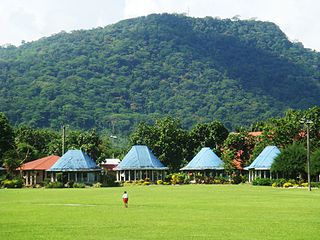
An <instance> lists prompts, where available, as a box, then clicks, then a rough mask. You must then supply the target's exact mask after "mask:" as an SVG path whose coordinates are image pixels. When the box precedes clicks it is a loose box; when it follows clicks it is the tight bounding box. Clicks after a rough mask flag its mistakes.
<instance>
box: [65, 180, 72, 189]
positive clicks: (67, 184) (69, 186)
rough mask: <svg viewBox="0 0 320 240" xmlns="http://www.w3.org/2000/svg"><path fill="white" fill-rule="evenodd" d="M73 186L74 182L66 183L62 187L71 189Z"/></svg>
mask: <svg viewBox="0 0 320 240" xmlns="http://www.w3.org/2000/svg"><path fill="white" fill-rule="evenodd" d="M73 185H74V182H73V181H70V182H67V183H66V184H65V185H64V186H65V187H66V188H73Z"/></svg>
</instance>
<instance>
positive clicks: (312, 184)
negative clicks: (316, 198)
mask: <svg viewBox="0 0 320 240" xmlns="http://www.w3.org/2000/svg"><path fill="white" fill-rule="evenodd" d="M310 185H311V187H313V188H320V182H311V183H310ZM307 186H308V185H307Z"/></svg>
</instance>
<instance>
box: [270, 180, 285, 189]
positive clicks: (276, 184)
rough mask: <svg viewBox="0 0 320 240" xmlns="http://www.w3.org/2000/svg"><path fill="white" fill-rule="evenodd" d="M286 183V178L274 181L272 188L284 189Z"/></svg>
mask: <svg viewBox="0 0 320 240" xmlns="http://www.w3.org/2000/svg"><path fill="white" fill-rule="evenodd" d="M286 182H287V180H286V179H284V178H279V179H275V180H273V183H272V186H273V187H282V186H283V184H284V183H286Z"/></svg>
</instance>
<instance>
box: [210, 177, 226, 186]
mask: <svg viewBox="0 0 320 240" xmlns="http://www.w3.org/2000/svg"><path fill="white" fill-rule="evenodd" d="M213 183H214V184H227V183H229V179H228V178H225V177H222V176H215V177H214V179H213Z"/></svg>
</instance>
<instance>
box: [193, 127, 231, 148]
mask: <svg viewBox="0 0 320 240" xmlns="http://www.w3.org/2000/svg"><path fill="white" fill-rule="evenodd" d="M228 134H229V132H228V130H227V129H226V128H225V126H223V124H222V123H220V122H218V121H213V122H210V123H198V124H196V125H194V126H193V127H192V129H191V131H190V133H189V136H190V137H189V138H190V139H191V146H190V147H191V149H195V150H196V152H198V151H199V150H200V148H201V147H210V148H211V149H213V151H214V152H215V153H217V154H219V153H220V148H221V146H222V144H223V142H224V141H225V140H226V138H227V137H228ZM189 149H190V148H189ZM196 152H194V153H196Z"/></svg>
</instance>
